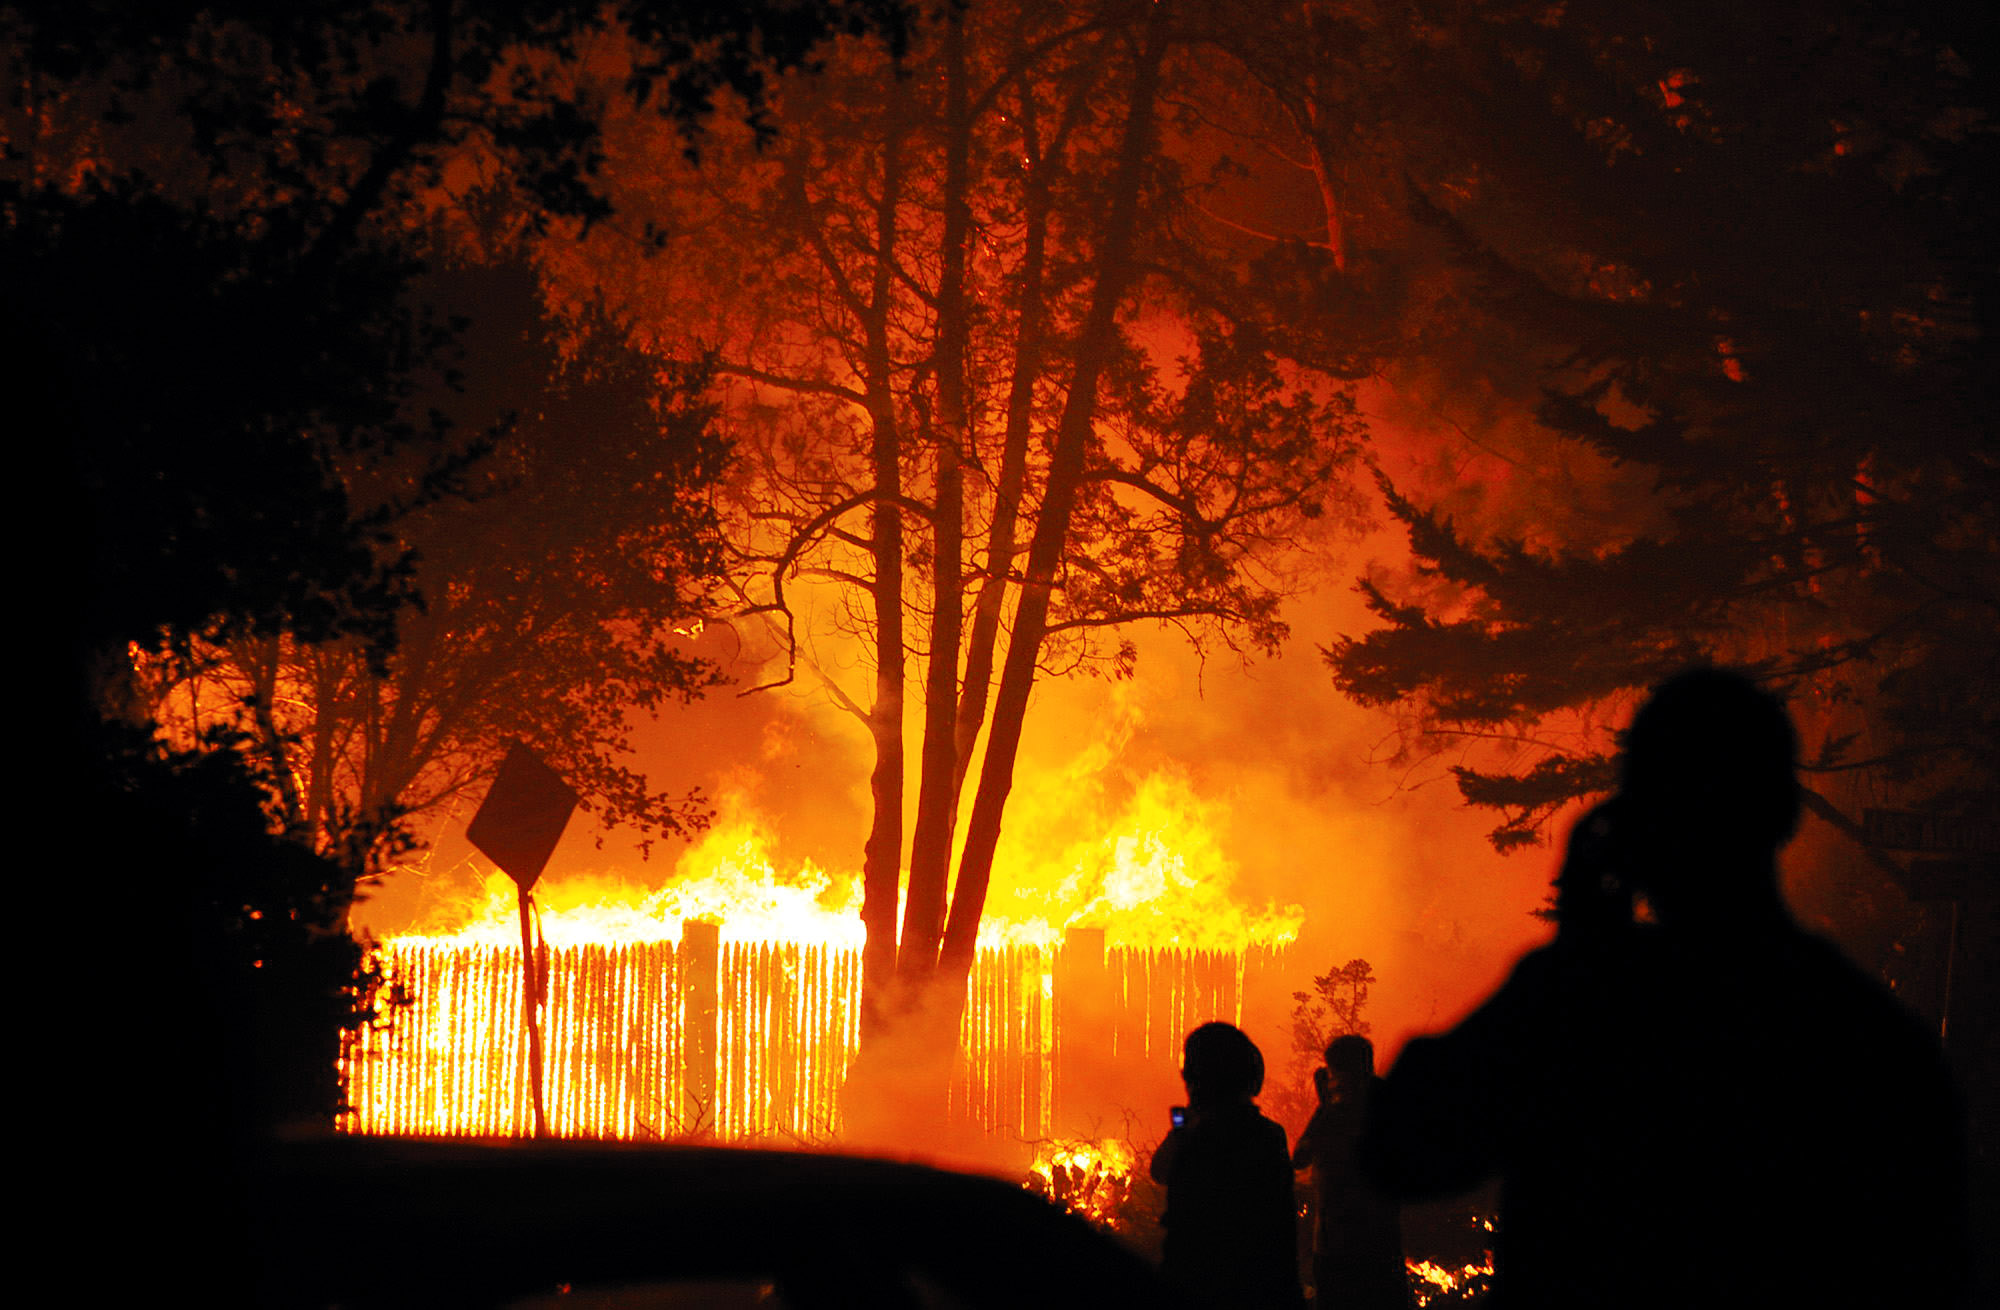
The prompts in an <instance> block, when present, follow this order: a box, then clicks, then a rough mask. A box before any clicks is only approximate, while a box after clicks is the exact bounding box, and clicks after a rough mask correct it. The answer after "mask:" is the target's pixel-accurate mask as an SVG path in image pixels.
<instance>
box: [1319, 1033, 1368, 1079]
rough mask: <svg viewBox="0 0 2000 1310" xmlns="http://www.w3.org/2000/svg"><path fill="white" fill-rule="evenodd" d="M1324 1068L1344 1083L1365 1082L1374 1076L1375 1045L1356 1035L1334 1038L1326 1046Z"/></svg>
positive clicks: (1350, 1034)
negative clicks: (1331, 1071)
mask: <svg viewBox="0 0 2000 1310" xmlns="http://www.w3.org/2000/svg"><path fill="white" fill-rule="evenodd" d="M1326 1067H1327V1068H1329V1069H1331V1070H1333V1072H1334V1073H1335V1074H1337V1075H1339V1076H1340V1078H1341V1079H1342V1080H1343V1081H1346V1082H1357V1083H1358V1082H1366V1081H1367V1080H1368V1079H1369V1078H1371V1077H1373V1076H1374V1074H1375V1044H1374V1043H1373V1042H1371V1041H1369V1040H1368V1039H1367V1038H1366V1037H1363V1036H1360V1035H1359V1034H1357V1033H1349V1034H1347V1035H1346V1036H1344V1037H1336V1038H1334V1039H1333V1040H1332V1041H1331V1042H1328V1043H1327V1046H1326Z"/></svg>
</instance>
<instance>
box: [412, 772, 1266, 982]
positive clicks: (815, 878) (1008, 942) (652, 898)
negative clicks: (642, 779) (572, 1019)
mask: <svg viewBox="0 0 2000 1310" xmlns="http://www.w3.org/2000/svg"><path fill="white" fill-rule="evenodd" d="M722 810H723V815H722V817H721V819H720V820H719V821H718V822H717V823H716V824H715V825H714V826H713V827H711V828H710V829H709V831H708V832H707V833H706V834H705V835H704V836H703V837H702V839H701V840H700V841H699V842H698V843H697V844H696V845H694V846H693V847H692V848H690V849H689V850H688V851H687V853H686V854H684V855H683V856H682V857H681V859H680V860H679V862H678V863H677V865H676V867H675V871H674V874H673V876H672V878H671V879H669V880H668V881H667V883H666V884H665V885H664V886H661V887H657V888H644V887H638V886H635V885H633V884H632V883H631V882H629V881H628V880H626V879H625V878H623V877H621V876H618V875H616V874H565V875H551V876H550V877H548V878H545V879H543V880H542V881H541V882H538V883H537V884H536V885H535V900H536V903H537V906H538V908H539V911H540V915H541V929H542V933H543V936H544V937H545V938H546V939H547V941H548V943H549V945H550V946H552V947H558V948H559V947H565V946H580V945H623V944H628V943H639V942H656V941H678V940H679V938H680V935H681V924H682V921H683V920H687V919H698V920H703V921H707V922H712V923H717V924H720V925H721V928H722V938H723V940H724V941H725V942H730V941H738V942H747V941H774V942H790V943H797V944H801V945H823V946H838V947H858V946H860V945H861V943H862V939H863V936H864V932H863V929H862V924H861V893H862V885H861V876H860V874H859V873H858V872H851V871H830V870H827V869H823V868H821V867H819V866H818V865H816V864H814V863H812V862H811V861H799V862H796V863H791V864H788V865H780V864H779V862H778V861H777V860H775V859H774V858H773V857H772V854H771V851H772V849H773V847H774V845H775V843H774V841H773V839H772V835H771V831H770V827H769V825H768V824H767V823H766V822H765V821H764V820H763V819H762V818H761V817H760V816H758V815H757V814H756V813H755V812H754V811H753V810H752V809H751V808H750V807H749V805H748V803H747V802H746V801H744V799H743V798H742V797H741V796H736V795H729V796H725V797H723V798H722ZM1217 820H1218V815H1217V813H1216V809H1215V807H1214V806H1212V805H1211V804H1210V803H1208V802H1205V801H1203V800H1202V799H1201V798H1200V797H1198V796H1197V795H1196V794H1195V793H1194V790H1193V788H1192V787H1191V786H1190V784H1189V783H1188V781H1187V779H1186V778H1185V777H1184V776H1182V775H1181V774H1179V773H1178V772H1176V771H1173V770H1169V769H1162V770H1158V771H1156V772H1154V773H1152V774H1150V775H1148V776H1147V777H1145V778H1143V779H1142V780H1141V781H1140V782H1139V783H1138V785H1137V786H1136V787H1135V788H1134V790H1133V793H1132V796H1131V798H1130V799H1129V800H1128V801H1127V802H1126V803H1125V804H1124V805H1122V806H1120V807H1118V808H1117V809H1116V810H1115V811H1114V812H1113V813H1112V815H1111V816H1110V817H1109V818H1108V819H1107V820H1103V821H1101V824H1100V826H1098V827H1097V830H1096V831H1095V832H1086V833H1083V834H1081V835H1078V836H1076V837H1074V838H1073V839H1071V840H1068V841H1067V842H1065V843H1064V844H1062V845H1061V846H1060V847H1059V848H1056V853H1055V854H1054V855H1052V856H1043V855H1039V854H1037V855H1034V856H1023V855H1020V854H1015V855H1014V856H1012V857H1011V858H1009V857H1003V859H1002V860H1001V862H1000V863H999V865H998V867H996V869H995V873H994V889H993V895H992V897H991V899H990V901H989V903H988V909H987V913H986V915H985V916H984V919H983V921H982V923H981V926H980V934H979V941H980V944H981V945H982V946H985V947H997V946H1030V945H1039V946H1050V945H1054V944H1055V943H1057V942H1059V941H1060V940H1061V938H1062V935H1063V931H1064V930H1065V929H1066V928H1070V927H1074V926H1085V927H1099V928H1103V929H1104V930H1105V940H1106V943H1107V944H1108V945H1111V946H1131V947H1165V946H1176V947H1183V948H1190V949H1202V950H1240V949H1242V948H1244V947H1246V946H1248V945H1252V944H1257V945H1265V946H1280V945H1284V944H1287V943H1289V942H1291V941H1292V940H1294V939H1295V938H1296V937H1297V936H1298V932H1299V927H1300V925H1301V924H1302V922H1303V921H1304V911H1303V910H1302V909H1301V908H1300V907H1299V906H1297V905H1264V906H1260V907H1246V906H1244V905H1242V904H1239V903H1238V901H1237V900H1236V899H1235V897H1234V895H1233V887H1234V883H1235V878H1236V873H1237V870H1236V866H1235V865H1234V864H1233V863H1232V862H1231V861H1230V860H1229V858H1228V857H1227V856H1226V855H1225V854H1224V853H1223V850H1222V844H1221V842H1220V840H1219V839H1218V837H1217V836H1216V831H1215V829H1216V827H1217ZM1074 826H1075V825H1074V823H1072V825H1071V827H1072V828H1074ZM1031 830H1032V829H1031ZM515 895H516V893H515V889H514V884H513V882H512V881H511V880H510V879H508V878H507V876H506V875H505V874H502V873H497V872H496V873H493V874H491V875H490V876H488V877H487V878H486V879H485V881H484V884H483V887H482V888H481V891H480V893H479V894H478V895H477V896H476V897H474V898H472V899H471V900H470V901H469V902H467V901H463V900H461V901H459V902H457V903H447V904H443V905H440V906H437V907H435V908H434V909H433V910H432V912H431V913H430V915H429V916H428V917H427V918H426V919H425V920H424V921H423V922H422V923H421V924H419V926H418V927H417V928H416V929H415V930H414V931H412V932H409V933H398V934H394V935H393V937H392V940H394V941H399V942H409V943H412V944H418V943H421V944H430V945H451V946H505V945H508V944H509V943H518V941H519V931H520V929H519V921H518V918H517V911H516V905H515Z"/></svg>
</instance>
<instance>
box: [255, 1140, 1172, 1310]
mask: <svg viewBox="0 0 2000 1310" xmlns="http://www.w3.org/2000/svg"><path fill="white" fill-rule="evenodd" d="M256 1187H257V1200H256V1203H255V1206H254V1211H255V1213H256V1214H257V1215H258V1216H259V1218H258V1223H259V1224H260V1225H261V1227H262V1232H261V1233H260V1234H258V1237H259V1239H260V1240H259V1241H258V1244H257V1245H258V1248H259V1250H260V1252H261V1255H260V1266H261V1267H260V1270H259V1275H258V1286H257V1288H256V1292H255V1296H256V1300H257V1302H258V1303H259V1304H265V1305H285V1306H316V1307H317V1306H335V1305H337V1306H341V1307H360V1306H488V1305H534V1306H542V1305H549V1306H557V1305H563V1306H569V1305H575V1306H592V1307H598V1306H612V1305H616V1306H624V1307H634V1306H674V1307H683V1306H697V1305H699V1306H716V1307H732V1306H750V1305H759V1306H772V1307H804V1308H806V1310H811V1308H813V1307H860V1306H869V1307H879V1308H881V1310H899V1308H900V1307H924V1308H928V1307H968V1308H977V1307H1009V1306H1033V1307H1036V1308H1037V1310H1042V1308H1044V1307H1062V1306H1077V1307H1083V1306H1091V1307H1106V1306H1134V1307H1143V1306H1151V1305H1158V1304H1161V1303H1162V1294H1161V1293H1160V1291H1159V1288H1158V1283H1157V1280H1156V1278H1155V1275H1154V1273H1153V1270H1152V1269H1151V1267H1150V1266H1149V1265H1148V1264H1147V1263H1146V1262H1145V1261H1144V1260H1142V1259H1141V1258H1140V1257H1139V1256H1138V1255H1137V1254H1135V1253H1133V1252H1131V1251H1128V1250H1127V1249H1125V1248H1124V1247H1122V1246H1120V1245H1119V1244H1118V1243H1117V1242H1116V1241H1115V1240H1114V1239H1112V1238H1110V1237H1108V1236H1106V1235H1105V1234H1103V1233H1101V1232H1099V1231H1097V1230H1096V1229H1094V1228H1092V1227H1091V1226H1090V1225H1089V1224H1088V1223H1086V1222H1085V1221H1084V1220H1082V1219H1080V1218H1078V1217H1077V1216H1075V1215H1072V1214H1069V1213H1067V1212H1065V1211H1063V1210H1061V1209H1060V1208H1058V1207H1056V1206H1054V1205H1052V1204H1050V1203H1049V1202H1047V1201H1045V1200H1043V1199H1042V1198H1040V1197H1037V1196H1034V1195H1032V1194H1030V1193H1029V1192H1028V1191H1026V1190H1025V1189H1024V1188H1022V1187H1019V1186H1017V1185H1014V1184H1011V1183H1008V1182H1006V1181H1003V1180H1001V1179H998V1178H987V1177H978V1176H973V1175H967V1174H957V1173H950V1172H946V1171H943V1170H939V1169H932V1168H926V1167H923V1166H919V1165H913V1164H904V1163H899V1162H896V1161H890V1160H881V1159H869V1158H862V1157H855V1156H843V1155H832V1154H820V1153H811V1152H786V1151H760V1150H744V1149H733V1148H725V1147H681V1146H660V1145H650V1144H630V1143H582V1142H520V1141H463V1140H443V1139H436V1140H418V1139H396V1138H365V1137H340V1138H328V1139H320V1140H313V1141H298V1142H290V1143H286V1144H283V1145H281V1146H278V1147H276V1148H273V1149H271V1150H269V1151H268V1153H266V1155H265V1157H264V1162H263V1164H262V1167H261V1168H260V1169H259V1170H258V1179H257V1183H256ZM358 1218H359V1219H361V1220H362V1222H361V1223H360V1224H357V1219H358Z"/></svg>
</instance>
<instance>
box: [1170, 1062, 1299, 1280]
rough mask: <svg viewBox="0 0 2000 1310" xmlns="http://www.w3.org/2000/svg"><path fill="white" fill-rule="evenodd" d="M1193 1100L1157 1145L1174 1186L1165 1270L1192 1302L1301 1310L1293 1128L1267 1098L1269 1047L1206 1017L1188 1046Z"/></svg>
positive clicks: (1185, 1072) (1185, 1065)
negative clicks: (1262, 1099)
mask: <svg viewBox="0 0 2000 1310" xmlns="http://www.w3.org/2000/svg"><path fill="white" fill-rule="evenodd" d="M1181 1080H1182V1081H1183V1082H1184V1083H1186V1084H1187V1098H1188V1099H1187V1104H1186V1105H1184V1106H1181V1105H1177V1106H1175V1107H1173V1110H1172V1112H1171V1115H1172V1121H1173V1128H1172V1131H1170V1132H1169V1133H1168V1134H1167V1136H1166V1140H1164V1141H1162V1142H1161V1143H1160V1146H1159V1149H1158V1150H1156V1151H1155V1152H1154V1153H1153V1163H1152V1175H1153V1181H1155V1182H1157V1183H1161V1184H1163V1185H1165V1187H1166V1189H1167V1208H1166V1213H1165V1214H1164V1215H1163V1216H1161V1220H1160V1222H1161V1225H1162V1226H1163V1227H1164V1228H1165V1229H1166V1240H1165V1244H1164V1247H1163V1250H1162V1256H1161V1261H1160V1273H1161V1276H1162V1277H1163V1278H1164V1279H1165V1280H1166V1282H1167V1283H1168V1284H1169V1286H1170V1287H1172V1288H1173V1289H1174V1290H1175V1291H1176V1292H1177V1293H1178V1294H1179V1297H1180V1303H1181V1304H1183V1305H1187V1306H1191V1307H1192V1306H1216V1307H1225V1306H1226V1307H1242V1308H1243V1310H1252V1308H1255V1310H1280V1308H1282V1310H1298V1307H1299V1306H1300V1304H1301V1303H1302V1301H1303V1297H1302V1295H1301V1293H1300V1290H1299V1275H1298V1242H1297V1233H1298V1226H1297V1220H1296V1218H1295V1216H1294V1215H1293V1212H1292V1169H1291V1163H1290V1161H1289V1159H1288V1158H1287V1155H1286V1151H1285V1130H1284V1129H1283V1128H1282V1127H1280V1126H1279V1125H1278V1124H1275V1123H1273V1122H1272V1121H1271V1120H1269V1119H1266V1118H1265V1117H1264V1115H1263V1113H1262V1112H1261V1111H1259V1110H1258V1108H1257V1102H1256V1097H1257V1093H1258V1092H1259V1091H1261V1090H1263V1086H1264V1056H1263V1053H1262V1052H1260V1051H1259V1050H1258V1049H1257V1045H1256V1043H1254V1042H1252V1041H1251V1040H1250V1038H1249V1036H1248V1035H1247V1034H1245V1033H1244V1032H1243V1030H1242V1029H1240V1028H1237V1027H1236V1026H1235V1025H1233V1024H1227V1023H1205V1024H1202V1025H1201V1026H1200V1027H1198V1028H1196V1029H1195V1030H1194V1031H1192V1032H1190V1033H1189V1034H1188V1035H1187V1039H1186V1041H1185V1042H1184V1043H1183V1044H1182V1047H1181Z"/></svg>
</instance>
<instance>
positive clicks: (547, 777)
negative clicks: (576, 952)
mask: <svg viewBox="0 0 2000 1310" xmlns="http://www.w3.org/2000/svg"><path fill="white" fill-rule="evenodd" d="M576 802H577V795H576V792H574V791H573V790H571V789H570V785H569V784H568V783H566V782H564V781H563V780H562V776H561V775H560V774H558V773H557V772H556V771H555V770H554V769H551V768H550V767H549V766H548V765H546V764H544V763H543V762H542V760H541V757H540V756H538V755H536V754H535V753H534V752H533V751H531V750H529V749H528V748H527V747H526V746H523V745H520V744H519V743H516V744H515V745H513V746H512V747H510V748H509V749H508V751H507V757H506V758H505V759H503V760H501V761H500V772H499V774H498V775H497V776H496V777H495V778H494V779H493V785H492V786H491V787H490V788H488V789H487V792H486V799H485V800H483V801H481V802H480V803H479V811H478V813H476V814H474V815H473V816H472V822H471V823H469V824H467V825H466V828H465V835H466V837H467V838H468V839H469V840H470V841H471V842H472V844H473V845H474V846H476V847H478V848H479V849H480V851H481V852H483V853H484V854H485V855H486V857H487V858H488V859H490V860H492V861H493V862H494V863H495V864H497V865H499V866H500V867H501V868H502V869H503V870H505V871H506V873H507V876H508V877H510V878H512V879H513V880H514V884H515V887H516V888H517V889H518V892H519V900H520V906H521V1022H522V1023H523V1024H524V1025H525V1026H526V1028H527V1030H528V1079H529V1083H530V1085H531V1087H532V1090H533V1094H534V1105H535V1136H537V1137H547V1136H548V1135H549V1120H548V1111H547V1110H546V1109H545V1108H544V1106H543V1104H542V1028H541V1024H540V1022H539V1021H538V1018H537V1015H538V1012H539V1010H540V1007H541V1004H542V1000H543V998H544V997H545V996H546V995H547V987H546V980H545V979H543V978H542V976H541V969H540V967H539V958H538V953H537V951H536V950H535V941H534V929H533V926H532V919H531V915H530V909H531V905H530V901H531V897H530V894H529V893H530V892H531V891H532V889H533V888H534V885H535V880H536V879H537V878H539V877H541V876H542V870H543V868H545V867H546V866H547V865H548V862H549V856H550V855H552V854H554V853H555V849H556V842H558V841H559V840H561V838H562V833H563V828H564V827H565V826H566V825H567V824H568V823H569V816H570V814H571V813H572V812H574V811H575V809H576Z"/></svg>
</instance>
